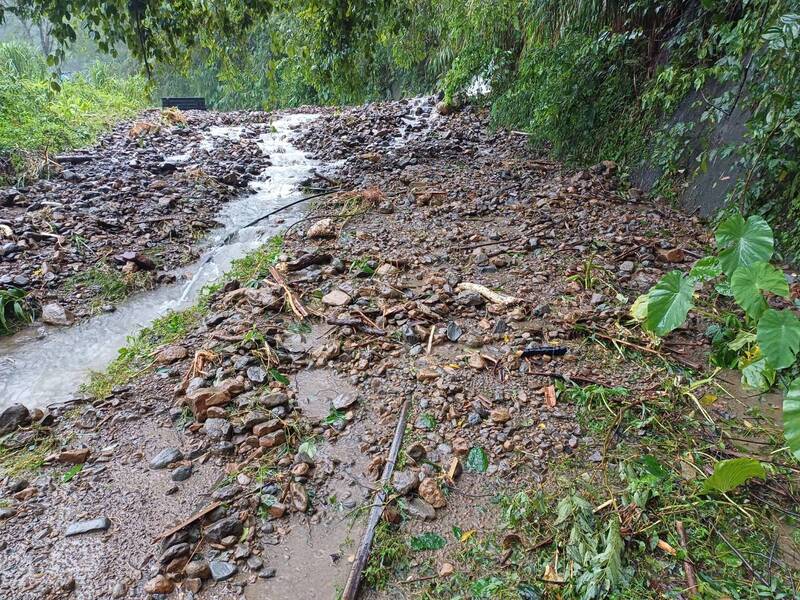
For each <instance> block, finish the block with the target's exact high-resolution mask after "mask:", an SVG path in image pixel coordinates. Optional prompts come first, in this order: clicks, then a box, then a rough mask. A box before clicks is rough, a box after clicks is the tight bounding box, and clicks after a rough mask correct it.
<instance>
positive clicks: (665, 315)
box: [646, 271, 694, 336]
mask: <svg viewBox="0 0 800 600" xmlns="http://www.w3.org/2000/svg"><path fill="white" fill-rule="evenodd" d="M693 295H694V280H693V279H691V278H689V277H686V276H685V275H684V274H683V273H681V272H680V271H672V272H670V273H667V274H666V275H664V277H662V278H661V281H659V282H658V283H657V284H656V285H655V286H653V288H652V289H651V290H650V292H649V293H648V298H649V301H648V303H647V321H646V326H647V329H649V330H650V331H652V332H654V333H655V334H656V335H659V336H664V335H667V334H668V333H669V332H670V331H672V330H673V329H676V328H677V327H680V326H681V325H682V324H683V322H684V321H685V320H686V315H688V314H689V311H690V310H691V308H692V307H693V306H694V304H693V303H692V296H693Z"/></svg>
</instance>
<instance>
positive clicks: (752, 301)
mask: <svg viewBox="0 0 800 600" xmlns="http://www.w3.org/2000/svg"><path fill="white" fill-rule="evenodd" d="M731 291H732V292H733V297H734V298H735V299H736V302H738V303H739V306H741V307H742V308H743V309H744V312H746V313H747V315H748V316H749V317H751V318H753V319H758V318H759V317H761V315H762V314H763V312H764V311H765V310H767V301H766V300H764V296H763V295H762V292H772V293H773V294H777V295H778V296H782V297H784V298H788V297H789V284H788V283H787V282H786V276H785V275H784V274H783V271H781V270H780V269H778V268H776V267H773V266H772V265H771V264H769V263H766V262H757V263H754V264H752V265H749V266H746V267H745V266H741V267H738V268H737V269H736V270H735V271H734V272H733V276H732V277H731Z"/></svg>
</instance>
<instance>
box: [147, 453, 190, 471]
mask: <svg viewBox="0 0 800 600" xmlns="http://www.w3.org/2000/svg"><path fill="white" fill-rule="evenodd" d="M179 460H183V452H181V451H180V450H179V449H178V448H164V449H163V450H162V451H161V452H159V453H158V454H156V455H155V456H154V457H153V458H151V459H150V468H151V469H164V468H166V467H167V466H169V465H171V464H172V463H175V462H178V461H179Z"/></svg>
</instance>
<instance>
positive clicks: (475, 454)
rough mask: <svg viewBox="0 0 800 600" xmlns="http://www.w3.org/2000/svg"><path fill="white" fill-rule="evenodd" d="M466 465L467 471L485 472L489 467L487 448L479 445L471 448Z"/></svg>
mask: <svg viewBox="0 0 800 600" xmlns="http://www.w3.org/2000/svg"><path fill="white" fill-rule="evenodd" d="M465 467H466V469H467V471H472V472H473V473H485V472H486V469H488V468H489V457H488V456H487V455H486V450H484V449H483V448H480V447H478V446H475V447H474V448H470V451H469V454H467V462H466V465H465Z"/></svg>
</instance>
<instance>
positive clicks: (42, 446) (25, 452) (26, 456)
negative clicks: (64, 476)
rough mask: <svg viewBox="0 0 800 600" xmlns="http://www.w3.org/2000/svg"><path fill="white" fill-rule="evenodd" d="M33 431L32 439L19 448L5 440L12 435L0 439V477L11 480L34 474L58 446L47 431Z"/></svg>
mask: <svg viewBox="0 0 800 600" xmlns="http://www.w3.org/2000/svg"><path fill="white" fill-rule="evenodd" d="M34 431H35V434H36V435H35V436H34V438H33V439H31V440H30V441H29V442H28V443H26V444H24V445H23V446H21V447H17V446H16V445H12V444H9V443H8V441H7V439H6V438H9V437H11V436H12V435H13V434H8V435H6V436H4V437H3V438H0V475H3V476H5V477H12V478H13V477H17V476H19V475H23V474H25V473H35V472H37V471H38V470H39V469H41V468H42V466H43V465H44V461H45V458H47V457H48V456H49V455H50V454H51V453H52V452H53V451H54V450H55V449H56V447H57V446H58V444H57V443H56V439H55V438H54V437H53V436H52V435H51V434H50V433H49V431H46V430H40V429H34ZM12 446H13V447H12Z"/></svg>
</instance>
